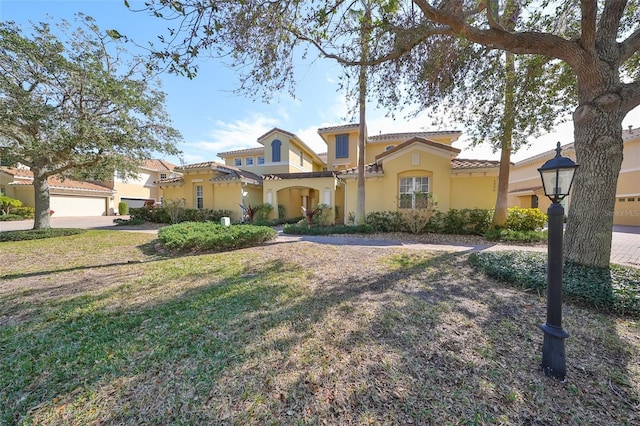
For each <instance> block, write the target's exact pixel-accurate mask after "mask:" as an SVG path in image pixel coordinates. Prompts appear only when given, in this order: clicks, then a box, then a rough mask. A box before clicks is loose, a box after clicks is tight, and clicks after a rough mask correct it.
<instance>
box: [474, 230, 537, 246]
mask: <svg viewBox="0 0 640 426" xmlns="http://www.w3.org/2000/svg"><path fill="white" fill-rule="evenodd" d="M484 237H485V238H486V239H487V240H491V241H515V242H522V243H538V242H546V241H547V239H548V238H549V237H548V233H547V231H546V230H544V231H513V230H511V229H489V230H488V231H487V232H486V233H485V234H484Z"/></svg>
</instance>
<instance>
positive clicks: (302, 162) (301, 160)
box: [300, 151, 304, 167]
mask: <svg viewBox="0 0 640 426" xmlns="http://www.w3.org/2000/svg"><path fill="white" fill-rule="evenodd" d="M302 166H304V154H303V153H302V151H300V167H302Z"/></svg>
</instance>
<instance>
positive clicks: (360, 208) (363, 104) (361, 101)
mask: <svg viewBox="0 0 640 426" xmlns="http://www.w3.org/2000/svg"><path fill="white" fill-rule="evenodd" d="M370 22H371V9H370V8H369V7H367V8H366V10H365V13H364V25H363V26H362V29H361V32H360V59H361V60H362V61H363V62H365V61H366V60H367V59H368V57H369V35H370V34H371V29H370V27H369V23H370ZM358 107H359V113H360V114H359V119H360V123H359V129H358V182H357V184H358V193H357V199H356V225H364V223H365V217H366V212H365V210H366V203H365V179H366V178H365V175H364V172H365V171H364V158H365V150H366V138H367V135H366V132H367V122H366V111H367V67H366V66H365V65H361V66H360V68H359V74H358Z"/></svg>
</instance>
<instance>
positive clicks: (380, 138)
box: [367, 130, 462, 143]
mask: <svg viewBox="0 0 640 426" xmlns="http://www.w3.org/2000/svg"><path fill="white" fill-rule="evenodd" d="M461 134H462V132H461V131H459V130H443V131H438V132H406V133H386V134H380V135H373V136H369V137H368V138H367V142H368V143H375V142H386V141H390V140H401V139H409V138H421V139H427V138H429V137H433V136H440V135H461Z"/></svg>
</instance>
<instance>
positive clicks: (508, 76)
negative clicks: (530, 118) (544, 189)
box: [492, 52, 516, 228]
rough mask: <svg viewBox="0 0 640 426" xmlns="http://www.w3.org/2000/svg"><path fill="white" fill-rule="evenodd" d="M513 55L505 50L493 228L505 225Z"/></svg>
mask: <svg viewBox="0 0 640 426" xmlns="http://www.w3.org/2000/svg"><path fill="white" fill-rule="evenodd" d="M515 84H516V82H515V56H514V54H513V53H511V52H505V84H504V116H503V117H502V123H503V127H502V130H503V131H502V140H501V141H500V171H499V172H498V194H497V195H496V208H495V210H494V212H493V220H492V224H493V227H494V228H506V227H507V217H508V215H507V206H508V196H509V171H510V168H511V141H512V138H513V128H514V126H515V122H516V118H515V102H514V91H515Z"/></svg>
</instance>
